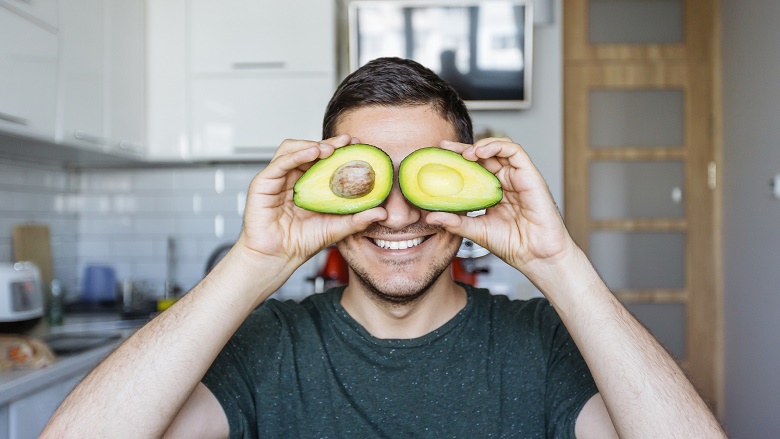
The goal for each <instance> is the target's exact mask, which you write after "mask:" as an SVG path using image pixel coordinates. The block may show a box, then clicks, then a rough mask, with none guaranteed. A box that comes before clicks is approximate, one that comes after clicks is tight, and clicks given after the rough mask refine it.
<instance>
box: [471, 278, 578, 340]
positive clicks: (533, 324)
mask: <svg viewBox="0 0 780 439" xmlns="http://www.w3.org/2000/svg"><path fill="white" fill-rule="evenodd" d="M470 293H471V294H472V295H473V297H474V304H475V309H476V311H477V315H481V316H483V317H484V318H486V319H488V320H489V322H490V325H491V327H493V329H494V330H495V332H496V333H498V334H501V333H507V334H523V335H525V336H527V337H530V338H536V339H549V338H551V337H555V336H556V335H557V334H558V333H559V331H561V330H564V331H565V328H563V323H562V322H561V319H560V317H559V316H558V313H557V312H556V311H555V308H553V306H552V305H551V304H550V302H549V301H548V300H547V299H545V298H543V297H536V298H531V299H522V300H520V299H511V298H509V297H507V296H504V295H494V294H491V293H490V291H488V290H486V289H481V288H473V287H472V288H471V290H470Z"/></svg>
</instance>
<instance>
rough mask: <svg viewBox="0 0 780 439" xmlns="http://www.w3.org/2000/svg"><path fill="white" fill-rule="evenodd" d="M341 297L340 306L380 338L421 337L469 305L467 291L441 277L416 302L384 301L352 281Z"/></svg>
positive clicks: (443, 275)
mask: <svg viewBox="0 0 780 439" xmlns="http://www.w3.org/2000/svg"><path fill="white" fill-rule="evenodd" d="M352 280H353V281H352V282H350V284H349V286H347V288H346V289H345V290H344V294H343V295H342V297H341V305H342V306H343V307H344V309H345V310H346V311H347V313H349V315H350V316H351V317H352V318H353V319H355V320H356V321H357V322H358V323H360V325H361V326H363V327H364V328H365V329H366V330H367V331H368V332H369V333H370V334H371V335H373V336H374V337H377V338H381V339H411V338H417V337H422V336H423V335H425V334H428V333H430V332H431V331H433V330H435V329H437V328H439V327H440V326H442V325H444V324H445V323H447V322H448V321H449V320H450V319H452V318H453V317H454V316H455V315H456V314H457V313H458V312H460V310H462V309H463V307H465V306H466V290H465V289H464V288H463V287H461V286H460V285H458V284H456V283H455V282H454V281H453V280H452V278H450V275H449V272H448V271H447V272H445V273H442V275H441V276H439V278H438V279H437V280H436V281H435V282H434V283H433V284H432V285H431V287H430V288H428V289H427V290H426V291H424V292H423V293H422V294H420V296H419V297H417V298H416V299H415V300H413V301H409V302H403V303H397V302H393V301H388V300H383V299H382V298H380V297H379V296H377V295H376V294H374V293H372V292H371V291H369V290H368V289H367V288H366V287H364V286H363V285H362V284H361V283H360V282H359V281H357V280H355V279H354V278H353V279H352Z"/></svg>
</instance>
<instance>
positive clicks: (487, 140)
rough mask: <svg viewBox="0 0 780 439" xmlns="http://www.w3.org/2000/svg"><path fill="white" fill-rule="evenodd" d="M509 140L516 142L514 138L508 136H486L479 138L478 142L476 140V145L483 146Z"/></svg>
mask: <svg viewBox="0 0 780 439" xmlns="http://www.w3.org/2000/svg"><path fill="white" fill-rule="evenodd" d="M497 141H498V142H509V143H514V141H513V140H512V139H510V138H509V137H508V136H501V137H485V138H483V139H479V140H477V141H476V142H474V146H482V145H487V144H488V143H492V142H497Z"/></svg>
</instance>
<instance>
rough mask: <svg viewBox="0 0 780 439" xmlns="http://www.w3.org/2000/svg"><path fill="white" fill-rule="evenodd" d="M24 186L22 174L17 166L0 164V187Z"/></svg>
mask: <svg viewBox="0 0 780 439" xmlns="http://www.w3.org/2000/svg"><path fill="white" fill-rule="evenodd" d="M22 184H24V172H23V171H22V170H21V169H20V168H19V166H18V165H11V164H9V163H0V185H13V186H21V185H22Z"/></svg>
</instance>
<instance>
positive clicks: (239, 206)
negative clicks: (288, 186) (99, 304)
mask: <svg viewBox="0 0 780 439" xmlns="http://www.w3.org/2000/svg"><path fill="white" fill-rule="evenodd" d="M261 167H262V166H261V165H257V164H254V165H219V166H218V165H214V166H203V167H188V168H148V169H91V170H82V171H78V172H77V171H67V170H62V169H54V168H47V167H44V166H40V165H31V164H25V163H18V162H13V161H7V160H0V262H3V261H11V260H12V246H11V230H12V227H13V225H15V224H18V223H23V222H29V221H34V222H40V223H45V224H48V225H49V226H50V227H51V234H52V252H53V258H54V267H55V276H56V277H57V278H58V279H60V280H62V281H63V283H64V285H65V286H66V288H67V289H68V291H69V298H74V297H75V296H77V295H78V294H79V293H78V292H79V283H80V278H81V276H82V274H83V273H84V270H85V268H86V267H87V266H89V265H93V264H101V265H102V264H105V265H110V266H112V267H114V269H115V270H116V274H117V279H118V280H120V281H121V280H126V279H130V280H133V281H136V282H141V283H145V284H146V285H148V287H149V289H150V291H151V292H153V293H154V294H156V295H160V294H162V291H163V286H164V284H165V281H166V276H167V265H166V263H167V241H168V238H169V237H171V238H172V239H173V242H174V244H175V251H174V260H175V263H174V270H173V280H174V281H175V282H176V284H178V285H179V286H180V287H181V288H182V289H183V290H184V291H187V290H189V289H190V288H192V287H193V286H194V285H195V284H196V283H197V282H198V281H200V279H202V277H203V275H204V272H205V269H206V263H207V261H208V259H209V257H210V256H211V254H212V252H213V251H214V250H215V249H216V248H218V247H220V246H221V245H223V244H227V243H232V242H233V241H234V240H235V239H236V237H237V236H238V234H239V232H240V230H241V223H242V215H243V208H244V203H245V199H246V190H247V188H248V186H249V182H250V181H251V179H252V177H254V175H255V174H256V173H257V172H258V171H259V170H260V169H261ZM321 262H322V256H321V255H318V256H317V257H315V258H313V259H312V260H310V261H309V262H307V263H306V264H304V266H303V267H301V268H300V269H299V270H298V271H297V272H296V273H295V274H294V275H293V276H292V277H291V278H290V279H289V280H288V282H287V283H286V284H285V285H284V286H283V287H282V289H281V290H280V291H279V292H277V293H276V296H275V297H277V298H280V299H286V298H291V299H300V298H301V297H303V296H306V295H308V294H309V293H310V292H311V291H312V290H313V285H312V284H311V283H310V282H309V281H307V280H306V279H307V277H309V276H311V275H313V274H314V273H315V272H316V270H317V267H319V265H320V263H321ZM479 265H480V266H487V267H489V268H490V271H491V273H490V275H483V276H482V277H480V280H481V282H480V283H481V286H486V287H490V288H492V289H493V291H494V292H495V293H501V294H508V295H510V296H513V297H526V296H533V295H536V294H538V293H536V291H535V289H534V288H533V286H532V285H531V284H530V283H529V282H528V281H527V280H525V278H524V277H523V276H522V275H520V274H519V273H517V272H515V271H514V270H512V269H511V268H509V267H508V266H506V264H504V263H503V262H501V261H500V260H498V259H497V258H495V257H494V256H492V255H490V256H487V257H485V258H483V259H482V260H480V261H479Z"/></svg>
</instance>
